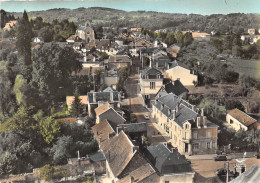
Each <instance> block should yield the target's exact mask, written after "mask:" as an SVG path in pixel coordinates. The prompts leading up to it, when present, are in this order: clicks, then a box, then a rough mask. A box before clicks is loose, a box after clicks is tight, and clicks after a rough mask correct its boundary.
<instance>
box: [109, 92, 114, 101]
mask: <svg viewBox="0 0 260 183" xmlns="http://www.w3.org/2000/svg"><path fill="white" fill-rule="evenodd" d="M113 93H114V92H110V102H113V101H114V95H113Z"/></svg>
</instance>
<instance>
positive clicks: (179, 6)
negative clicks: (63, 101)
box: [0, 0, 260, 15]
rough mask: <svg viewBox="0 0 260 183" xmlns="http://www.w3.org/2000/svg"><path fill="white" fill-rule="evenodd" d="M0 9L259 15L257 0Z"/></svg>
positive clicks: (6, 5)
mask: <svg viewBox="0 0 260 183" xmlns="http://www.w3.org/2000/svg"><path fill="white" fill-rule="evenodd" d="M0 3H1V4H0V6H1V9H4V10H6V11H10V12H22V11H23V10H24V9H26V10H27V11H38V10H47V9H52V8H70V9H75V8H79V7H86V8H87V7H93V6H98V7H109V8H115V9H121V10H125V11H137V10H145V11H159V12H167V13H187V14H190V13H196V14H203V15H205V14H218V13H219V14H228V13H260V0H82V1H54V0H50V1H13V0H4V1H3V0H0Z"/></svg>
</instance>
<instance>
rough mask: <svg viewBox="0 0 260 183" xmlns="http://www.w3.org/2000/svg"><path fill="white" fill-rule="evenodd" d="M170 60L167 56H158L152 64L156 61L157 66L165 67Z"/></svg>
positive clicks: (154, 64)
mask: <svg viewBox="0 0 260 183" xmlns="http://www.w3.org/2000/svg"><path fill="white" fill-rule="evenodd" d="M170 62H171V60H170V58H169V57H168V56H165V57H159V58H157V59H154V60H153V61H152V66H156V63H158V67H159V68H167V66H168V64H169V63H170Z"/></svg>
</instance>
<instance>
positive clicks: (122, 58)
mask: <svg viewBox="0 0 260 183" xmlns="http://www.w3.org/2000/svg"><path fill="white" fill-rule="evenodd" d="M108 62H132V60H131V59H130V57H129V56H128V55H113V56H110V57H109V59H108Z"/></svg>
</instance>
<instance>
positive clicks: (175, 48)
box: [166, 44, 181, 58]
mask: <svg viewBox="0 0 260 183" xmlns="http://www.w3.org/2000/svg"><path fill="white" fill-rule="evenodd" d="M180 49H181V46H180V45H178V44H173V45H171V46H170V47H168V48H166V51H167V53H168V54H169V55H170V56H171V57H173V58H176V57H177V55H178V53H179V51H180Z"/></svg>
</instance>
